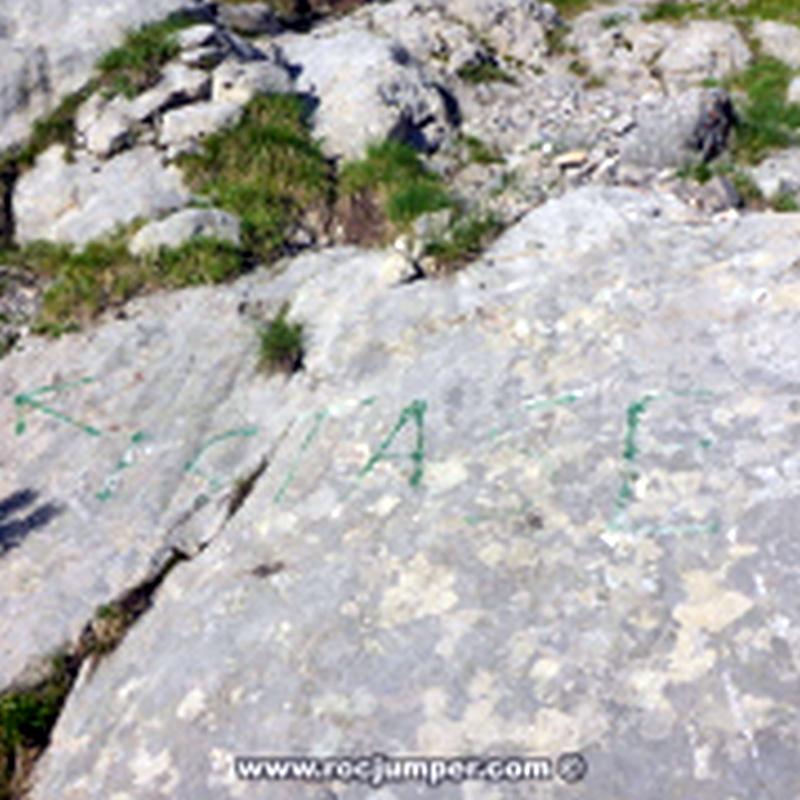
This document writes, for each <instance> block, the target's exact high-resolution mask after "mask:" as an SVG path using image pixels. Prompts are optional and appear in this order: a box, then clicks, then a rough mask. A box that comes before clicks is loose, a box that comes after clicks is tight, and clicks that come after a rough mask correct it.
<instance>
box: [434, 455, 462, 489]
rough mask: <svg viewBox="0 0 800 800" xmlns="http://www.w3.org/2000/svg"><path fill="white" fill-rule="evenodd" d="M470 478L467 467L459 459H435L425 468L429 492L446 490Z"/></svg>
mask: <svg viewBox="0 0 800 800" xmlns="http://www.w3.org/2000/svg"><path fill="white" fill-rule="evenodd" d="M467 478H469V473H468V472H467V468H466V467H465V466H464V464H463V462H462V461H460V460H458V459H450V460H449V461H438V462H437V461H434V462H431V463H430V464H428V465H427V468H426V470H425V485H426V487H427V489H428V491H429V492H432V493H433V494H437V493H439V492H446V491H448V490H450V489H452V488H454V487H455V486H458V485H459V484H460V483H463V482H464V481H465V480H467Z"/></svg>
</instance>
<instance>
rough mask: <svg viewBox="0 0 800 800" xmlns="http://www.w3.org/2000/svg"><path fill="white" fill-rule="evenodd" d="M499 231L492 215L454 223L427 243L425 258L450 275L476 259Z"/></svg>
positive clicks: (498, 223) (496, 218)
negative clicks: (431, 260) (432, 259)
mask: <svg viewBox="0 0 800 800" xmlns="http://www.w3.org/2000/svg"><path fill="white" fill-rule="evenodd" d="M502 230H503V224H502V222H501V221H500V219H499V218H498V217H497V216H495V215H494V214H491V213H490V214H484V215H480V216H471V217H465V218H462V219H460V220H457V221H456V222H455V223H454V224H453V226H452V227H451V229H450V230H449V231H447V232H446V233H445V234H444V235H443V236H442V237H441V238H439V239H436V240H434V241H432V242H429V243H428V245H427V246H426V248H425V255H426V256H430V257H432V258H434V259H435V260H436V263H437V265H438V267H439V269H440V270H441V271H443V272H452V271H454V270H456V269H458V268H459V267H462V266H464V265H465V264H468V263H469V262H470V261H473V260H474V259H475V258H477V257H478V256H479V255H480V254H481V253H482V252H483V251H484V250H485V249H486V246H487V244H488V243H489V242H491V241H492V240H493V239H495V238H496V237H497V236H498V234H499V233H500V232H501V231H502Z"/></svg>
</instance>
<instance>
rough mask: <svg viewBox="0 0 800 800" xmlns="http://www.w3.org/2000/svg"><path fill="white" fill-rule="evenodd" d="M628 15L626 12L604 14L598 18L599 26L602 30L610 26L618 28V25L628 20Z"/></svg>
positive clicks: (609, 28)
mask: <svg viewBox="0 0 800 800" xmlns="http://www.w3.org/2000/svg"><path fill="white" fill-rule="evenodd" d="M629 19H630V17H629V16H628V15H627V14H619V13H613V14H606V15H605V16H604V17H603V18H602V19H601V20H600V27H601V28H602V29H603V30H604V31H607V30H611V29H612V28H619V27H620V26H622V25H624V24H625V23H626V22H628V21H629Z"/></svg>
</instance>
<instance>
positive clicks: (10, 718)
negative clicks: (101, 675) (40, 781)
mask: <svg viewBox="0 0 800 800" xmlns="http://www.w3.org/2000/svg"><path fill="white" fill-rule="evenodd" d="M73 680H74V670H73V669H72V668H71V665H70V663H69V660H68V659H67V658H66V657H64V656H56V657H55V658H53V659H52V662H51V668H50V675H49V677H48V678H47V680H45V681H43V682H42V683H40V684H38V685H36V686H34V687H31V688H25V689H18V690H10V691H6V692H3V693H2V694H0V800H16V799H17V798H20V797H22V796H23V791H24V789H25V785H24V784H25V779H26V775H27V773H28V772H29V770H30V767H31V764H32V762H33V761H34V760H35V758H36V757H37V756H38V755H39V754H40V753H41V752H42V750H44V748H45V747H47V745H48V744H49V741H50V731H51V730H52V728H53V726H54V725H55V722H56V720H57V719H58V715H59V713H60V712H61V707H62V706H63V704H64V701H65V700H66V698H67V695H68V694H69V691H70V688H71V687H72V682H73Z"/></svg>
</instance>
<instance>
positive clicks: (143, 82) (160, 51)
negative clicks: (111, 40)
mask: <svg viewBox="0 0 800 800" xmlns="http://www.w3.org/2000/svg"><path fill="white" fill-rule="evenodd" d="M195 22H196V20H194V19H193V18H192V17H191V16H190V15H188V14H181V13H180V12H177V13H175V14H171V15H170V16H169V17H167V18H166V19H165V20H163V21H161V22H156V23H153V24H151V25H145V26H143V27H142V28H139V29H138V30H135V31H132V32H131V33H129V34H128V35H127V36H126V37H125V40H124V41H123V42H122V44H121V45H120V46H119V47H115V48H114V49H113V50H109V51H108V52H107V53H106V54H105V55H104V56H103V57H102V58H101V59H100V60H99V61H98V62H97V70H98V72H99V73H100V82H101V84H102V86H103V89H104V91H105V93H106V94H107V95H108V96H113V95H118V94H121V95H123V96H124V97H127V98H131V97H135V96H136V95H137V94H139V92H142V91H144V90H145V89H148V88H149V87H150V86H152V85H153V84H155V83H156V82H157V81H158V79H159V77H160V75H161V68H162V67H163V66H164V65H165V64H166V63H167V62H168V61H169V60H170V59H172V58H175V56H177V55H178V53H179V52H180V47H179V46H178V42H177V39H176V37H175V34H176V33H177V32H178V31H180V30H182V29H183V28H186V27H188V26H189V25H192V24H194V23H195Z"/></svg>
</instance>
